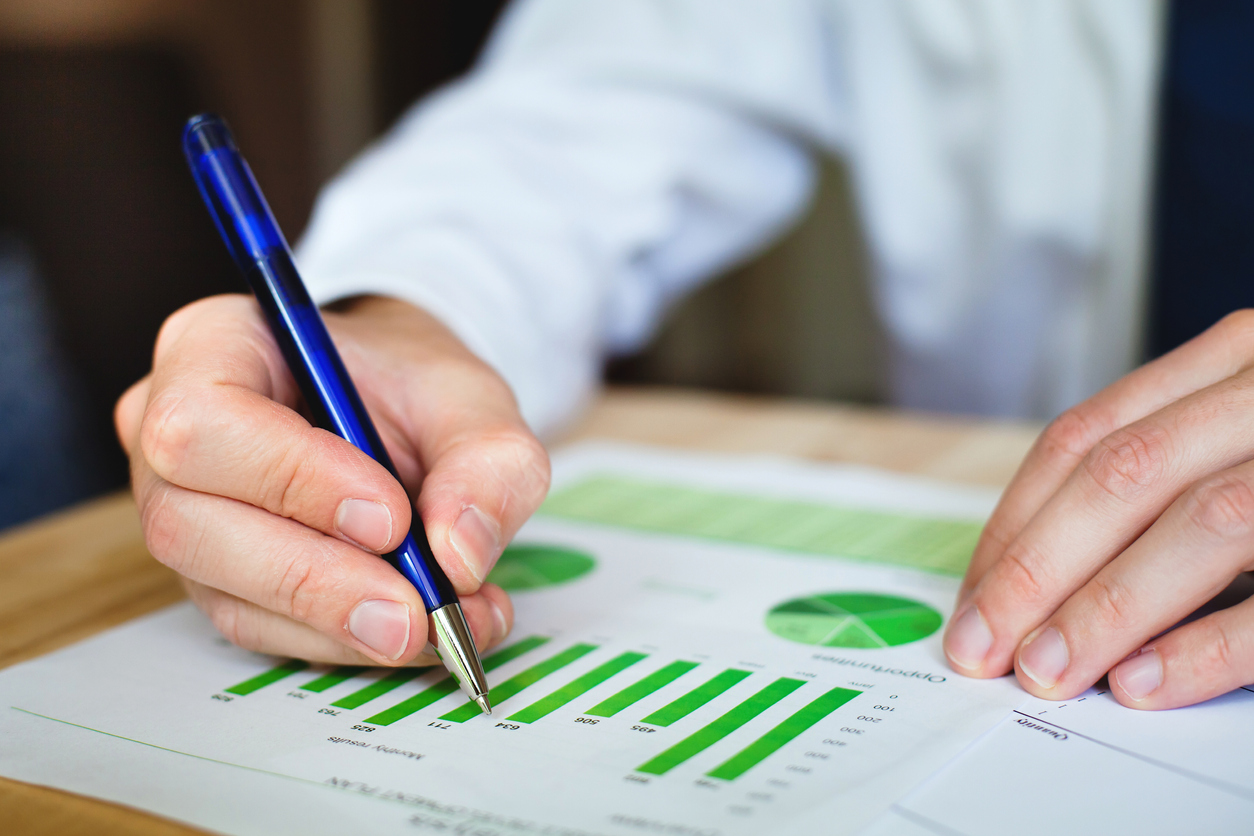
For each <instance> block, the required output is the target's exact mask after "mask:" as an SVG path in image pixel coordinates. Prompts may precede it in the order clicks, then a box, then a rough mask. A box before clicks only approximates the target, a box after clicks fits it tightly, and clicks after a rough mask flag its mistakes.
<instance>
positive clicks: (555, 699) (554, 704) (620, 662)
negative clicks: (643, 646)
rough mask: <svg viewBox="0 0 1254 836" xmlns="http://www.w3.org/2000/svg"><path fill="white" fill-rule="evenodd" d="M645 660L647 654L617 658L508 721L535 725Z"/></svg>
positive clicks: (624, 654) (619, 656)
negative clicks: (541, 719) (537, 721)
mask: <svg viewBox="0 0 1254 836" xmlns="http://www.w3.org/2000/svg"><path fill="white" fill-rule="evenodd" d="M644 658H647V654H644V653H622V654H620V655H618V656H615V657H614V658H613V659H611V660H609V661H608V662H606V663H605V664H604V665H601V666H600V667H597V668H593V669H592V670H590V671H588V672H587V673H585V674H584V675H583V676H581V677H579V678H578V679H576V680H575V681H573V682H569V683H567V684H565V685H563V686H562V687H561V688H558V689H557V690H556V691H554V692H553V693H551V694H549V695H548V696H547V697H545V698H544V699H542V700H538V701H536V702H533V703H532V704H531V705H529V706H527V707H526V708H524V709H523V710H522V711H519V712H518V713H517V714H511V715H510V716H509V717H508V718H506V719H509V720H513V721H514V722H516V723H534V722H535V721H536V720H539V719H540V718H541V717H545V716H547V715H549V714H552V713H553V712H554V711H557V710H558V709H559V708H561V707H562V706H564V705H566V704H567V703H568V702H570V701H571V700H574V699H577V698H579V697H582V696H583V695H584V694H586V693H588V692H589V691H591V690H592V689H593V688H595V687H596V686H598V685H600V684H601V683H602V682H604V681H605V680H607V679H609V678H610V677H611V676H614V675H615V674H617V673H622V672H623V671H625V670H627V669H628V668H630V667H631V666H632V665H634V664H636V663H637V662H639V661H640V660H641V659H644Z"/></svg>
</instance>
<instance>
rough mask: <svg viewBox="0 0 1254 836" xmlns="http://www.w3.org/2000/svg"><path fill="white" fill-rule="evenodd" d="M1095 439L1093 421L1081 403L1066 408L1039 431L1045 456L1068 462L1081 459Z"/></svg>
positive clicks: (1091, 446)
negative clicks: (1041, 431) (1043, 429)
mask: <svg viewBox="0 0 1254 836" xmlns="http://www.w3.org/2000/svg"><path fill="white" fill-rule="evenodd" d="M1096 440H1097V431H1096V430H1095V429H1094V422H1093V420H1092V419H1091V418H1090V416H1089V413H1088V411H1087V410H1086V409H1085V407H1084V406H1083V405H1080V406H1075V407H1072V408H1071V409H1068V410H1067V411H1066V412H1064V413H1062V414H1061V415H1059V416H1058V417H1057V418H1055V419H1054V420H1053V421H1050V422H1049V426H1047V427H1046V428H1045V431H1044V432H1043V433H1041V444H1042V446H1043V447H1044V452H1045V456H1046V458H1047V459H1050V460H1054V461H1063V462H1068V463H1074V462H1078V461H1080V460H1081V459H1083V458H1084V456H1085V455H1086V454H1087V453H1088V452H1089V450H1091V449H1092V448H1093V443H1094V442H1095V441H1096Z"/></svg>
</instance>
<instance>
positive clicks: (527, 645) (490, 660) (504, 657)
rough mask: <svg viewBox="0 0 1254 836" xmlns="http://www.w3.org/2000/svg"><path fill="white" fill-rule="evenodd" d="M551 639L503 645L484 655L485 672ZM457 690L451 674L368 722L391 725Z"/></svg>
mask: <svg viewBox="0 0 1254 836" xmlns="http://www.w3.org/2000/svg"><path fill="white" fill-rule="evenodd" d="M548 640H549V638H548V636H532V637H531V638H529V639H524V640H523V641H520V642H518V643H517V644H511V645H510V646H509V647H503V648H501V649H500V650H498V651H497V652H496V653H493V654H492V655H490V656H485V657H483V670H484V671H485V672H487V671H491V670H494V669H496V668H499V667H500V666H501V665H504V664H505V663H506V662H510V661H512V660H514V659H517V658H518V657H519V656H522V655H523V654H524V653H527V652H529V651H532V650H535V649H536V648H537V647H539V646H540V645H542V644H544V643H545V642H547V641H548ZM456 690H457V680H456V679H454V678H453V677H451V676H448V677H445V678H444V679H441V680H440V681H439V682H437V683H435V684H434V685H432V686H431V687H430V688H427V689H426V690H425V691H419V692H418V693H417V694H414V695H413V696H412V697H410V698H409V699H407V700H405V701H404V702H401V703H397V704H396V705H394V706H392V707H391V708H389V709H387V710H386V711H380V712H379V713H378V714H376V715H374V716H373V717H367V718H366V722H367V723H374V724H375V725H378V726H390V725H392V724H393V723H395V722H396V721H397V720H403V719H405V718H406V717H408V716H409V715H411V714H413V713H414V712H415V711H421V710H422V709H424V708H426V707H427V706H429V705H431V703H433V702H436V701H438V700H441V699H443V698H444V697H447V696H448V695H449V694H451V693H453V692H454V691H456Z"/></svg>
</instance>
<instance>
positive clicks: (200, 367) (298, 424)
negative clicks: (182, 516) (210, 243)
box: [139, 298, 411, 553]
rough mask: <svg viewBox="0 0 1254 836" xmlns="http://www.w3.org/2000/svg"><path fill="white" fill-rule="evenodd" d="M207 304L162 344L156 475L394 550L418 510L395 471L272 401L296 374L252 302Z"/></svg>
mask: <svg viewBox="0 0 1254 836" xmlns="http://www.w3.org/2000/svg"><path fill="white" fill-rule="evenodd" d="M204 309H205V310H204V314H203V315H202V316H200V317H199V319H197V320H194V321H192V322H190V323H188V324H186V325H185V324H184V323H181V322H178V321H175V322H173V323H172V324H171V325H169V326H167V329H166V330H165V331H163V339H162V340H161V341H160V343H159V348H158V356H159V362H158V363H157V367H156V369H155V370H154V372H153V374H152V379H151V382H150V386H149V390H148V397H147V402H146V405H145V408H144V415H143V420H142V425H141V428H140V433H139V443H140V449H141V451H142V454H143V457H144V459H145V460H146V461H147V462H148V464H149V466H150V467H151V468H152V469H153V471H154V472H155V473H156V474H157V475H158V476H160V477H161V478H162V479H164V480H166V481H168V482H170V483H172V484H175V485H178V486H180V487H183V488H186V489H188V490H192V491H197V492H199V493H206V494H212V495H215V496H224V497H228V498H230V499H235V500H239V501H241V502H246V503H248V504H250V505H253V506H255V507H257V508H261V509H263V510H266V511H269V512H270V513H272V514H276V515H278V516H282V517H288V518H290V519H293V520H296V521H297V522H300V523H303V524H304V525H307V526H309V527H310V528H313V529H316V530H318V531H321V532H323V533H324V534H330V535H331V536H334V537H338V538H340V539H342V540H346V541H347V542H349V543H352V544H353V545H356V546H359V547H361V548H364V549H366V550H368V551H374V552H379V553H383V552H387V551H390V550H392V549H394V548H396V547H397V546H398V545H399V544H400V542H401V540H402V539H403V538H404V536H405V532H406V531H408V530H409V524H410V514H411V506H410V502H409V498H408V496H406V494H405V491H404V489H403V488H402V487H401V485H400V483H399V482H397V480H396V478H395V477H393V476H392V475H391V474H390V473H388V471H387V470H386V469H385V468H384V467H383V465H381V464H379V463H378V462H376V461H374V460H373V459H372V458H370V456H368V455H367V454H366V453H364V452H362V451H361V450H358V449H357V448H356V447H354V446H353V445H352V444H351V443H349V442H348V441H346V440H344V439H342V438H340V437H338V436H336V435H334V434H332V433H330V432H327V431H325V430H322V429H318V428H316V427H312V426H310V424H309V422H308V421H306V420H305V419H304V418H303V417H302V416H301V415H299V414H298V413H297V412H296V411H295V410H293V409H292V408H290V406H288V405H285V404H284V403H282V402H279V401H278V400H275V399H274V396H276V395H277V396H280V397H284V396H290V392H289V390H290V389H291V386H292V384H291V378H290V375H289V374H288V373H287V372H286V369H285V367H283V366H282V365H281V363H282V358H281V357H280V356H279V354H278V348H277V346H276V345H275V344H274V342H273V340H272V339H271V338H270V335H269V332H268V331H266V330H265V327H264V323H262V322H261V321H260V313H259V311H258V310H257V308H256V305H255V304H254V303H252V302H251V300H246V299H242V298H241V299H238V300H236V299H231V298H221V299H217V300H211V301H210V302H209V303H207V304H205V305H204ZM192 313H193V314H194V313H196V312H195V311H193V312H192ZM167 332H173V333H169V334H168V335H167Z"/></svg>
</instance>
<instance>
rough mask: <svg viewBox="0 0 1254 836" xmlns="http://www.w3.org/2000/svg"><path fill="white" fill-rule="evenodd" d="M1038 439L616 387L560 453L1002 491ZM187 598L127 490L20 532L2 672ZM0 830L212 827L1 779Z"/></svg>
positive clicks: (0, 566)
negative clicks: (795, 469) (877, 474)
mask: <svg viewBox="0 0 1254 836" xmlns="http://www.w3.org/2000/svg"><path fill="white" fill-rule="evenodd" d="M1039 429H1040V427H1038V426H1035V425H1026V424H1005V423H989V422H980V421H975V420H967V419H958V418H940V417H936V416H922V415H910V414H903V413H900V412H893V411H887V410H871V409H862V408H856V407H849V406H841V405H834V404H830V403H807V402H797V401H780V400H775V399H765V398H749V397H740V396H728V395H713V394H707V393H697V392H689V391H682V390H659V389H618V390H611V391H609V392H606V393H605V394H603V395H602V396H601V398H600V399H599V400H597V401H596V402H595V403H593V404H592V406H591V407H590V409H589V410H588V411H587V413H586V414H585V415H584V417H583V419H582V420H581V422H580V423H579V424H578V425H577V426H575V427H574V428H572V429H571V431H570V432H568V433H567V434H565V435H564V436H563V437H562V438H561V439H560V440H559V445H560V443H566V442H570V441H577V440H587V439H607V440H615V441H630V442H638V443H644V444H653V445H659V446H664V447H674V448H680V449H688V450H707V451H714V452H725V453H774V454H781V455H788V456H795V457H799V458H806V459H813V460H817V461H831V462H847V463H854V464H865V465H872V466H876V467H883V468H887V469H890V470H896V471H900V472H904V473H913V474H920V475H926V476H931V477H935V478H939V479H947V480H952V481H960V482H967V483H973V484H982V485H992V486H1001V485H1004V484H1005V483H1006V482H1007V481H1009V479H1010V477H1011V476H1012V475H1013V474H1014V470H1015V468H1016V467H1017V466H1018V463H1019V461H1020V460H1021V459H1022V458H1023V455H1024V454H1025V453H1026V452H1027V450H1028V447H1029V446H1030V445H1031V443H1032V440H1033V438H1034V437H1035V435H1036V433H1037V432H1038V431H1039ZM182 597H183V592H182V588H181V586H180V585H179V582H178V578H177V576H176V575H175V574H174V573H173V572H171V571H170V570H169V569H167V568H165V567H164V566H162V565H161V564H159V563H157V562H156V561H155V560H153V559H152V558H151V557H150V556H149V554H148V551H147V549H146V548H145V547H144V541H143V535H142V533H141V531H140V526H139V519H138V515H137V514H136V512H135V506H134V503H133V502H132V501H131V498H130V496H129V494H119V495H114V496H108V497H105V498H103V499H97V500H94V501H92V502H88V503H85V504H83V505H79V506H77V507H75V508H72V509H70V510H68V511H64V512H61V513H58V514H54V515H52V516H49V517H46V518H44V519H42V520H38V521H36V522H34V523H30V524H28V525H25V526H21V527H18V528H15V529H10V530H9V531H7V532H5V533H4V534H3V535H0V667H6V666H8V665H12V664H14V663H17V662H20V661H23V660H25V659H31V658H34V657H35V656H39V655H41V654H44V653H48V652H50V651H52V650H55V649H57V648H59V647H63V646H64V645H67V644H70V643H72V642H75V641H78V640H80V639H83V638H86V637H88V636H91V635H93V634H95V633H97V632H99V631H101V630H104V629H106V628H108V627H112V626H115V625H117V624H121V623H122V622H124V621H127V620H129V619H131V618H134V617H136V616H138V615H142V614H144V613H147V612H151V611H152V610H155V609H157V608H159V607H162V606H165V605H167V604H170V603H173V602H174V601H177V600H180V599H181V598H182ZM0 745H3V741H0ZM0 832H3V833H4V834H12V835H13V836H19V835H20V836H31V835H32V834H41V836H42V834H48V836H78V834H84V836H86V834H93V836H99V834H115V833H127V834H145V835H146V836H167V834H180V833H181V834H186V833H198V832H201V831H198V830H195V829H193V828H189V827H187V826H185V825H181V824H178V823H175V822H171V821H168V820H166V819H161V818H158V817H156V816H152V815H149V814H147V813H143V812H140V811H137V810H133V809H130V808H126V807H122V806H120V805H114V804H108V803H105V802H101V801H95V800H92V799H88V798H83V797H80V796H75V795H71V794H69V793H63V792H59V791H56V790H50V789H46V788H42V787H35V786H31V785H29V784H23V783H19V782H16V781H8V780H4V779H0Z"/></svg>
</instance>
